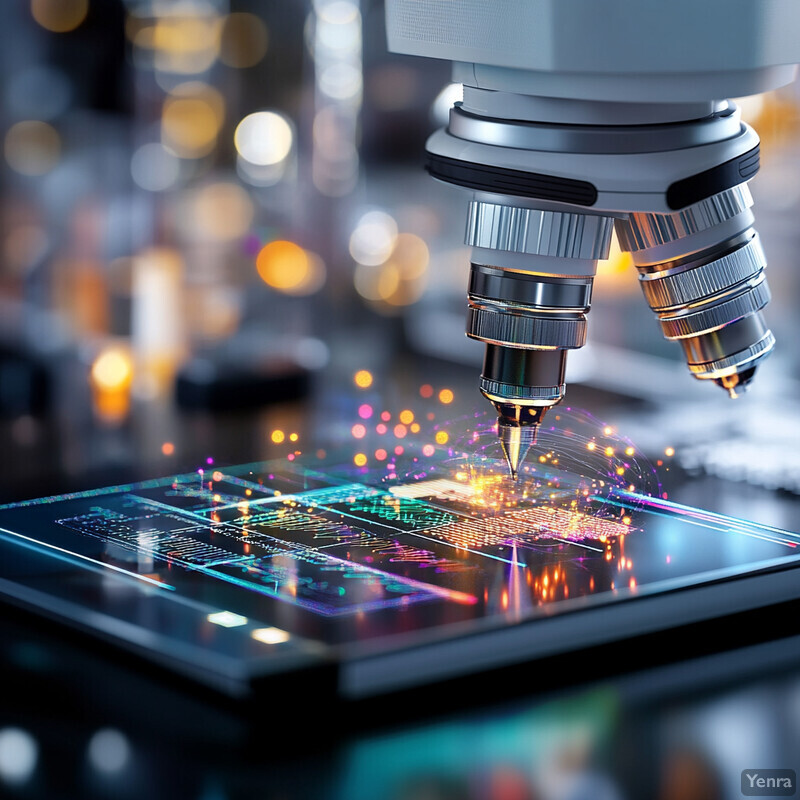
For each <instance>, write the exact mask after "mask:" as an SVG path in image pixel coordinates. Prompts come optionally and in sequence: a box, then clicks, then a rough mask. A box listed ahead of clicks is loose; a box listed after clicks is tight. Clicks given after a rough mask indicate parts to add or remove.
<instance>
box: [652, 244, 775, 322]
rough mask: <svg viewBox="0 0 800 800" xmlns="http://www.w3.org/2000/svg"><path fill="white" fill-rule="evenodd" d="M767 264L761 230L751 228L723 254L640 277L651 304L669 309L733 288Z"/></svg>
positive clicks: (655, 307)
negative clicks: (745, 239)
mask: <svg viewBox="0 0 800 800" xmlns="http://www.w3.org/2000/svg"><path fill="white" fill-rule="evenodd" d="M766 265H767V258H766V256H765V255H764V250H763V248H762V247H761V242H760V240H759V237H758V234H757V233H755V231H752V238H750V240H749V241H748V242H746V243H745V244H744V245H743V246H742V247H739V248H738V249H736V250H734V251H732V252H730V253H726V254H725V255H723V256H720V258H717V259H714V260H713V261H708V262H706V263H700V264H696V262H695V264H691V263H690V264H686V265H682V266H681V267H680V268H679V269H678V270H676V271H674V272H672V271H667V272H666V274H665V273H664V271H660V272H658V273H652V272H651V273H642V274H640V275H639V281H640V283H641V287H642V291H643V292H644V296H645V298H646V300H647V302H648V304H649V305H650V308H652V309H653V311H657V312H658V311H667V310H669V309H673V308H676V307H678V306H685V305H687V304H691V303H696V302H697V301H698V300H701V299H702V298H706V297H713V296H714V295H716V294H719V293H721V292H726V291H730V290H731V289H732V288H733V287H735V286H736V285H737V284H739V283H742V282H743V281H747V280H750V279H752V278H753V277H754V276H755V275H757V274H758V273H759V272H760V271H761V270H763V269H764V267H766Z"/></svg>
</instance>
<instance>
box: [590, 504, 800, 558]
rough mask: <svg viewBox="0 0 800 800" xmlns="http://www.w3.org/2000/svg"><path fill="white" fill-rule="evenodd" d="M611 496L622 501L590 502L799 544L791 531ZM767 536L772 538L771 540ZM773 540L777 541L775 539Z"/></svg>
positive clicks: (719, 515) (782, 542)
mask: <svg viewBox="0 0 800 800" xmlns="http://www.w3.org/2000/svg"><path fill="white" fill-rule="evenodd" d="M613 494H614V495H617V496H619V497H620V498H621V499H619V500H615V499H613V497H612V496H609V497H599V496H595V497H592V498H591V499H592V500H598V501H600V502H603V503H609V504H610V505H613V506H617V508H627V509H629V510H631V511H636V509H637V507H639V506H640V505H644V506H646V507H647V511H648V513H651V514H658V515H659V516H662V517H676V516H677V517H688V518H690V519H691V520H692V523H693V524H694V525H699V526H700V527H703V528H709V529H711V530H716V531H719V532H720V533H740V534H742V535H743V536H751V537H753V538H755V539H762V540H764V541H768V542H773V543H775V544H784V545H787V546H789V547H796V546H797V543H798V542H800V535H798V534H796V533H793V532H792V531H787V530H783V529H782V528H775V527H773V526H771V525H762V524H761V523H760V522H750V521H748V520H741V519H736V518H735V517H726V516H724V515H722V514H716V513H715V512H713V511H704V510H702V509H698V508H692V507H691V506H684V505H681V504H680V503H675V502H673V501H671V500H663V499H661V498H659V497H649V496H648V495H644V494H634V493H632V492H620V491H615V492H614V493H613ZM759 533H762V535H759ZM767 534H773V536H769V535H767ZM776 536H777V537H780V538H775V537H776Z"/></svg>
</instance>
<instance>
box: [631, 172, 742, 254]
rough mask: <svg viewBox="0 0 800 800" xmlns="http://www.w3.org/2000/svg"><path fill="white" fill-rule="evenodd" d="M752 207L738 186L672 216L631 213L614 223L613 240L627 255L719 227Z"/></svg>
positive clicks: (740, 185)
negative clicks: (614, 236) (615, 226)
mask: <svg viewBox="0 0 800 800" xmlns="http://www.w3.org/2000/svg"><path fill="white" fill-rule="evenodd" d="M752 205H753V197H752V195H751V194H750V189H749V188H748V187H747V184H746V183H741V184H739V185H738V186H733V187H732V188H730V189H726V190H725V191H724V192H720V193H719V194H715V195H712V196H711V197H707V198H706V199H705V200H700V201H699V202H698V203H694V204H693V205H691V206H688V207H687V208H684V209H682V210H681V211H676V212H675V213H674V214H652V213H644V214H631V215H630V216H629V217H628V218H627V219H626V220H619V222H618V223H617V238H618V239H619V243H620V247H621V248H622V249H623V250H627V251H628V252H631V253H634V252H636V251H638V250H649V249H650V248H651V247H659V246H660V245H663V244H667V243H669V242H674V241H676V240H677V239H683V238H685V237H686V236H691V235H692V234H694V233H699V232H700V231H704V230H708V229H709V228H713V227H715V226H717V225H720V224H721V223H723V222H725V221H726V220H729V219H733V217H736V216H738V215H739V214H741V213H742V212H743V211H746V210H747V209H748V208H750V207H751V206H752Z"/></svg>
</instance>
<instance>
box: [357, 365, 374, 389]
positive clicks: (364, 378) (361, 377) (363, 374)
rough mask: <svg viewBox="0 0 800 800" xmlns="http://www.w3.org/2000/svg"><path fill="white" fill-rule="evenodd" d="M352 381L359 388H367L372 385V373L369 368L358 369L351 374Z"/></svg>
mask: <svg viewBox="0 0 800 800" xmlns="http://www.w3.org/2000/svg"><path fill="white" fill-rule="evenodd" d="M353 381H355V384H356V386H358V388H359V389H369V387H370V386H372V373H371V372H370V371H369V370H366V369H360V370H359V371H358V372H356V374H355V375H354V376H353Z"/></svg>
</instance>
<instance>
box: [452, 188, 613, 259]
mask: <svg viewBox="0 0 800 800" xmlns="http://www.w3.org/2000/svg"><path fill="white" fill-rule="evenodd" d="M613 229H614V218H613V217H603V216H598V215H595V214H579V213H569V212H565V211H549V210H542V209H538V208H526V207H524V206H512V205H501V204H499V203H489V202H486V201H484V200H472V201H471V202H470V204H469V209H468V211H467V226H466V231H465V234H464V244H467V245H470V246H472V247H482V248H486V249H491V250H502V251H506V252H512V253H526V254H528V255H537V256H550V257H553V258H579V259H587V260H597V259H599V258H607V257H608V251H609V248H610V246H611V233H612V231H613Z"/></svg>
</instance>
